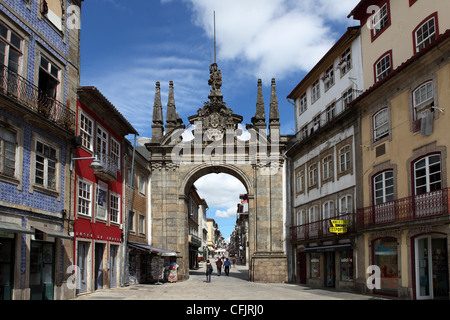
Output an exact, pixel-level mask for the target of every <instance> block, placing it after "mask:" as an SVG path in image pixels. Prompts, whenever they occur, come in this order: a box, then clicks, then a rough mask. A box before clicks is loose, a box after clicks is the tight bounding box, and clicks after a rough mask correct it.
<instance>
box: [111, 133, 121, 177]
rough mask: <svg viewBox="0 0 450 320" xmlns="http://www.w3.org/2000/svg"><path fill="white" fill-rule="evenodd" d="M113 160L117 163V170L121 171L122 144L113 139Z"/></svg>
mask: <svg viewBox="0 0 450 320" xmlns="http://www.w3.org/2000/svg"><path fill="white" fill-rule="evenodd" d="M111 158H112V159H113V161H115V162H116V163H117V168H118V169H119V170H120V143H119V142H118V141H117V140H116V139H114V138H111Z"/></svg>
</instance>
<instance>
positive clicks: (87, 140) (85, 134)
mask: <svg viewBox="0 0 450 320" xmlns="http://www.w3.org/2000/svg"><path fill="white" fill-rule="evenodd" d="M93 128H94V122H93V121H92V120H91V119H90V118H89V117H87V116H86V115H85V114H84V113H81V116H80V136H81V145H82V146H83V147H85V148H86V149H88V150H91V151H93V150H94V146H93V130H94V129H93Z"/></svg>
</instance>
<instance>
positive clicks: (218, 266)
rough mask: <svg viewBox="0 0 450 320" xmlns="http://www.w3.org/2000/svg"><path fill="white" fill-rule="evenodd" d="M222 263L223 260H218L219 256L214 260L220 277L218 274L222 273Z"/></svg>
mask: <svg viewBox="0 0 450 320" xmlns="http://www.w3.org/2000/svg"><path fill="white" fill-rule="evenodd" d="M222 264H223V262H222V260H220V258H219V260H217V261H216V266H217V275H218V276H219V277H220V274H221V273H222Z"/></svg>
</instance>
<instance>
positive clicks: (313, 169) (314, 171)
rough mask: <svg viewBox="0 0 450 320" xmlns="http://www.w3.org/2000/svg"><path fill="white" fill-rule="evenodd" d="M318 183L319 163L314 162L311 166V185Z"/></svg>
mask: <svg viewBox="0 0 450 320" xmlns="http://www.w3.org/2000/svg"><path fill="white" fill-rule="evenodd" d="M316 184H317V164H313V165H311V166H310V167H309V186H310V187H311V186H314V185H316Z"/></svg>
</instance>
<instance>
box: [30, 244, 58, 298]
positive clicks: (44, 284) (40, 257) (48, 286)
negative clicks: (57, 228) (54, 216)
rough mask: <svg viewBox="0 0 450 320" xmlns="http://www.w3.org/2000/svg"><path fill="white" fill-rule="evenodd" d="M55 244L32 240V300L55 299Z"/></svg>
mask: <svg viewBox="0 0 450 320" xmlns="http://www.w3.org/2000/svg"><path fill="white" fill-rule="evenodd" d="M54 251H55V250H54V245H53V243H48V242H41V241H31V251H30V297H31V300H53V297H54V294H53V288H54Z"/></svg>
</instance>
